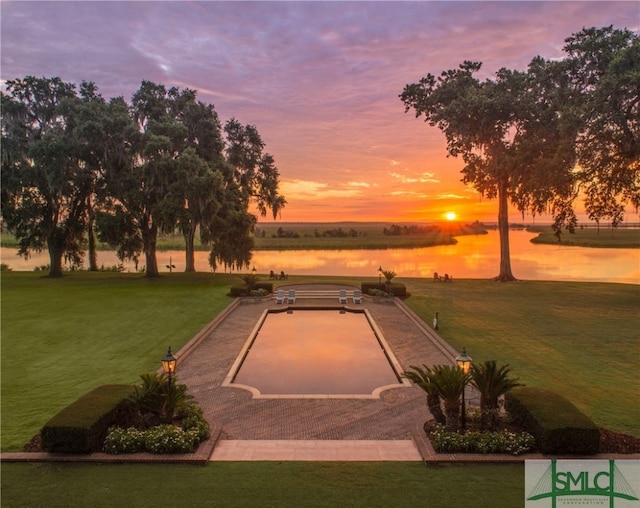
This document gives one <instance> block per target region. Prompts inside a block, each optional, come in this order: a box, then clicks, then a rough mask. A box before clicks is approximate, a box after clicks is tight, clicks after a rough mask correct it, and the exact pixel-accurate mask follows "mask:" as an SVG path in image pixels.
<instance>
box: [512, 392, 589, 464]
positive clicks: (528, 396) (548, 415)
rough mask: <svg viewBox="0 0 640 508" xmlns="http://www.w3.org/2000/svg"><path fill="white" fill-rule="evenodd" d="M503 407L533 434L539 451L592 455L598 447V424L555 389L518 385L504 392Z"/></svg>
mask: <svg viewBox="0 0 640 508" xmlns="http://www.w3.org/2000/svg"><path fill="white" fill-rule="evenodd" d="M505 409H506V410H507V411H508V412H509V414H510V415H511V417H512V418H513V421H514V423H516V424H518V425H520V426H522V427H523V428H524V429H525V430H526V431H527V432H529V433H530V434H532V435H533V436H534V438H535V440H536V444H537V447H538V450H539V451H540V452H541V453H547V454H553V455H558V454H580V455H593V454H596V453H598V451H599V449H600V430H599V429H598V427H597V426H596V425H595V424H594V423H593V421H591V419H590V418H589V417H588V416H586V415H585V414H584V413H583V412H582V411H580V410H579V409H578V408H577V407H576V406H574V405H573V404H572V403H571V402H570V401H569V400H567V399H566V398H564V397H562V396H561V395H558V394H557V393H555V392H552V391H550V390H546V389H543V388H531V387H526V386H519V387H517V388H514V389H513V390H511V391H509V392H507V393H506V395H505Z"/></svg>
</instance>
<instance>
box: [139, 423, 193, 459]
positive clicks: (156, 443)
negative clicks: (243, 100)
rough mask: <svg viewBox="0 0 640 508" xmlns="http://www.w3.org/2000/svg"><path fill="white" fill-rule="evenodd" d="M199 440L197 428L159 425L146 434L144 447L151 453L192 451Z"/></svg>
mask: <svg viewBox="0 0 640 508" xmlns="http://www.w3.org/2000/svg"><path fill="white" fill-rule="evenodd" d="M199 442H200V440H199V439H198V431H197V430H187V431H185V430H184V429H182V428H181V427H176V426H175V425H158V426H157V427H152V428H151V429H149V430H147V431H146V432H145V434H144V447H145V449H146V450H147V451H148V452H151V453H191V452H193V451H194V450H195V449H196V446H197V445H198V443H199Z"/></svg>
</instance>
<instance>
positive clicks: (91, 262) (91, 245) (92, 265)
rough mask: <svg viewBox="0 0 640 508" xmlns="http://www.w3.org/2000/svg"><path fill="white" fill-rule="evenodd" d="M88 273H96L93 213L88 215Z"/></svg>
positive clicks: (96, 260) (96, 256)
mask: <svg viewBox="0 0 640 508" xmlns="http://www.w3.org/2000/svg"><path fill="white" fill-rule="evenodd" d="M88 236H89V271H90V272H97V271H98V253H97V252H96V235H95V233H94V231H93V213H91V212H90V213H89V228H88Z"/></svg>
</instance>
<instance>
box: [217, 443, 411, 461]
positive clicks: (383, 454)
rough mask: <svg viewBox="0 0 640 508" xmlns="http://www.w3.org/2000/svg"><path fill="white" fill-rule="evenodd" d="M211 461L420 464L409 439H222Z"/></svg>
mask: <svg viewBox="0 0 640 508" xmlns="http://www.w3.org/2000/svg"><path fill="white" fill-rule="evenodd" d="M210 460H212V461H225V460H226V461H262V460H264V461H269V460H275V461H285V460H291V461H295V460H299V461H305V460H308V461H376V462H380V461H420V460H422V458H421V456H420V453H419V452H418V449H417V448H416V445H415V443H414V442H413V441H412V440H390V441H389V440H388V441H377V440H366V441H362V440H320V441H317V440H308V441H296V440H246V441H239V440H221V441H219V442H218V444H217V445H216V447H215V448H214V450H213V453H212V454H211V458H210Z"/></svg>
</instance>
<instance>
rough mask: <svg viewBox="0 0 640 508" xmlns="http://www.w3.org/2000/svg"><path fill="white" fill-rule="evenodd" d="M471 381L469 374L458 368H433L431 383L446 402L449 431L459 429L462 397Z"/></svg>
mask: <svg viewBox="0 0 640 508" xmlns="http://www.w3.org/2000/svg"><path fill="white" fill-rule="evenodd" d="M469 379H470V377H469V374H465V373H464V372H463V371H462V369H460V368H459V367H458V366H453V365H436V366H434V367H433V372H432V374H431V382H432V383H433V384H434V385H435V386H436V389H437V390H438V394H439V395H440V398H441V399H442V400H443V402H444V415H445V420H446V422H445V428H446V429H447V431H450V432H455V431H456V430H457V429H458V419H459V416H460V397H461V396H462V390H464V387H465V386H466V385H467V383H468V382H469Z"/></svg>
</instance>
